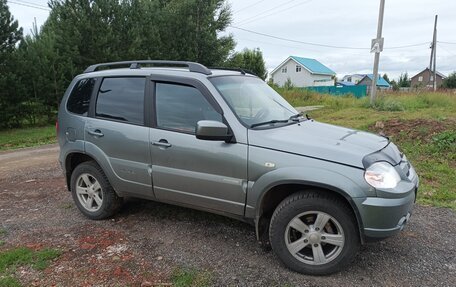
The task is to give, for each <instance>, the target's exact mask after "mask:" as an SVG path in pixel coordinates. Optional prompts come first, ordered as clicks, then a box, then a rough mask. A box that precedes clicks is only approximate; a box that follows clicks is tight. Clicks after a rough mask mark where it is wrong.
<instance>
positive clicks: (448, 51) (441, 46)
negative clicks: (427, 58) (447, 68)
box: [437, 42, 456, 57]
mask: <svg viewBox="0 0 456 287" xmlns="http://www.w3.org/2000/svg"><path fill="white" fill-rule="evenodd" d="M437 45H438V42H437ZM438 46H439V47H440V48H442V49H443V50H444V51H445V52H447V53H448V54H450V55H451V56H455V57H456V54H453V53H452V52H450V50H447V49H446V48H445V47H444V46H443V45H438Z"/></svg>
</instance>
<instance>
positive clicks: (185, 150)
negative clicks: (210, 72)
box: [150, 77, 247, 215]
mask: <svg viewBox="0 0 456 287" xmlns="http://www.w3.org/2000/svg"><path fill="white" fill-rule="evenodd" d="M152 79H154V78H153V77H152ZM152 87H153V88H152V92H153V94H154V96H153V101H154V102H153V104H154V110H155V112H153V128H152V129H151V133H150V142H151V155H152V177H153V188H154V193H155V196H156V197H157V198H158V199H160V200H162V201H167V202H173V203H179V204H183V205H189V206H194V207H200V208H202V209H206V210H212V211H218V212H223V213H230V214H236V215H242V214H243V213H244V205H245V196H246V186H247V181H246V180H247V145H245V144H239V143H226V142H224V141H205V140H199V139H197V138H196V137H195V128H196V123H197V122H198V121H200V120H214V121H222V122H223V121H224V118H223V112H222V110H221V109H220V107H219V106H218V105H217V103H216V102H215V100H214V99H213V98H211V95H210V93H209V92H208V91H207V90H206V89H205V87H204V85H202V84H201V83H200V82H198V81H196V80H191V79H180V80H175V81H169V80H167V81H166V82H165V81H160V79H159V78H155V81H154V82H153V84H152Z"/></svg>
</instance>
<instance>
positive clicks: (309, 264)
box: [269, 191, 360, 275]
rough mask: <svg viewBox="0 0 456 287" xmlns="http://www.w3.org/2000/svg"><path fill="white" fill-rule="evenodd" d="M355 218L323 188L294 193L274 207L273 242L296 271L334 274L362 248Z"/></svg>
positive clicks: (272, 222)
mask: <svg viewBox="0 0 456 287" xmlns="http://www.w3.org/2000/svg"><path fill="white" fill-rule="evenodd" d="M355 220H356V219H355V218H354V216H353V215H352V212H351V210H350V209H349V208H348V207H347V206H346V204H345V203H344V202H342V201H340V200H339V199H337V198H336V197H331V196H329V195H327V194H325V193H324V191H320V192H319V191H305V192H299V193H295V194H292V195H290V196H289V197H287V198H285V199H284V200H283V201H282V202H281V203H280V204H279V206H278V207H277V208H276V210H275V211H274V214H273V216H272V219H271V223H270V228H269V237H270V242H271V246H272V249H273V250H274V252H275V253H276V254H277V256H278V257H279V258H280V259H281V260H282V262H283V263H285V265H286V266H287V267H289V268H290V269H292V270H294V271H297V272H300V273H305V274H312V275H325V274H331V273H334V272H337V271H339V270H340V269H341V268H343V267H344V266H346V265H347V264H349V263H350V262H351V260H352V259H353V257H354V256H355V254H356V252H357V250H358V248H359V245H360V240H359V235H358V231H357V227H356V222H355Z"/></svg>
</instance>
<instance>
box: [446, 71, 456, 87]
mask: <svg viewBox="0 0 456 287" xmlns="http://www.w3.org/2000/svg"><path fill="white" fill-rule="evenodd" d="M443 87H444V88H446V89H456V72H453V73H451V74H450V75H449V76H448V77H447V78H445V79H444V80H443Z"/></svg>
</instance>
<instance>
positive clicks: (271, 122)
mask: <svg viewBox="0 0 456 287" xmlns="http://www.w3.org/2000/svg"><path fill="white" fill-rule="evenodd" d="M288 121H289V120H270V121H267V122H261V123H256V124H252V125H250V128H254V127H258V126H263V125H267V124H276V123H288Z"/></svg>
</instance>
